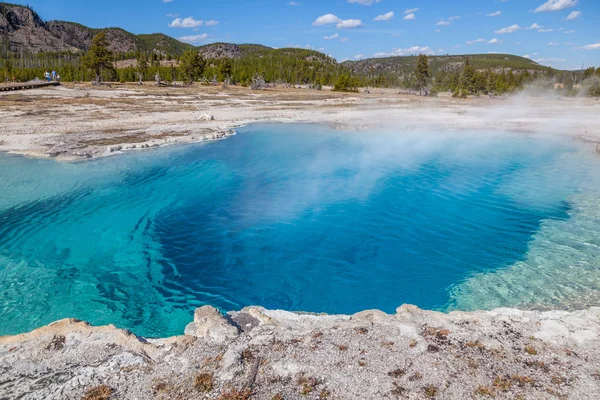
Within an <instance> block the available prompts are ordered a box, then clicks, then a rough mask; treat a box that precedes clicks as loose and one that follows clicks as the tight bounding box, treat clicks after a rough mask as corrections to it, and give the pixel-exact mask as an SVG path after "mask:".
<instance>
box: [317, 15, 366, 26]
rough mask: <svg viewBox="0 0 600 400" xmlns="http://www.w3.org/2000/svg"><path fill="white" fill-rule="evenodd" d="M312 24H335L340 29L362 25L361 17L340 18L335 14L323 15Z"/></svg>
mask: <svg viewBox="0 0 600 400" xmlns="http://www.w3.org/2000/svg"><path fill="white" fill-rule="evenodd" d="M312 24H313V25H314V26H324V25H335V27H336V28H338V29H352V28H359V27H361V26H362V22H361V20H360V19H340V18H338V17H337V16H336V15H333V14H325V15H321V16H320V17H319V18H317V19H316V20H315V21H314V22H313V23H312Z"/></svg>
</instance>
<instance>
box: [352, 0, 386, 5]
mask: <svg viewBox="0 0 600 400" xmlns="http://www.w3.org/2000/svg"><path fill="white" fill-rule="evenodd" d="M380 1H381V0H348V3H356V4H362V5H363V6H370V5H371V4H373V3H379V2H380Z"/></svg>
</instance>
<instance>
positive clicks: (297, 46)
mask: <svg viewBox="0 0 600 400" xmlns="http://www.w3.org/2000/svg"><path fill="white" fill-rule="evenodd" d="M287 47H294V48H296V49H307V50H310V49H312V46H311V45H310V44H305V45H304V46H303V45H301V44H288V45H287Z"/></svg>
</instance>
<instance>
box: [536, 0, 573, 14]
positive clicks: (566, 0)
mask: <svg viewBox="0 0 600 400" xmlns="http://www.w3.org/2000/svg"><path fill="white" fill-rule="evenodd" d="M577 4H579V0H548V1H547V2H546V3H544V4H542V5H541V6H539V7H538V8H536V9H535V11H534V12H536V13H538V12H548V11H560V10H564V9H565V8H569V7H575V6H576V5H577Z"/></svg>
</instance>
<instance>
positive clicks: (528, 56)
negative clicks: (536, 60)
mask: <svg viewBox="0 0 600 400" xmlns="http://www.w3.org/2000/svg"><path fill="white" fill-rule="evenodd" d="M523 58H531V56H530V55H529V54H525V55H524V56H523Z"/></svg>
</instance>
